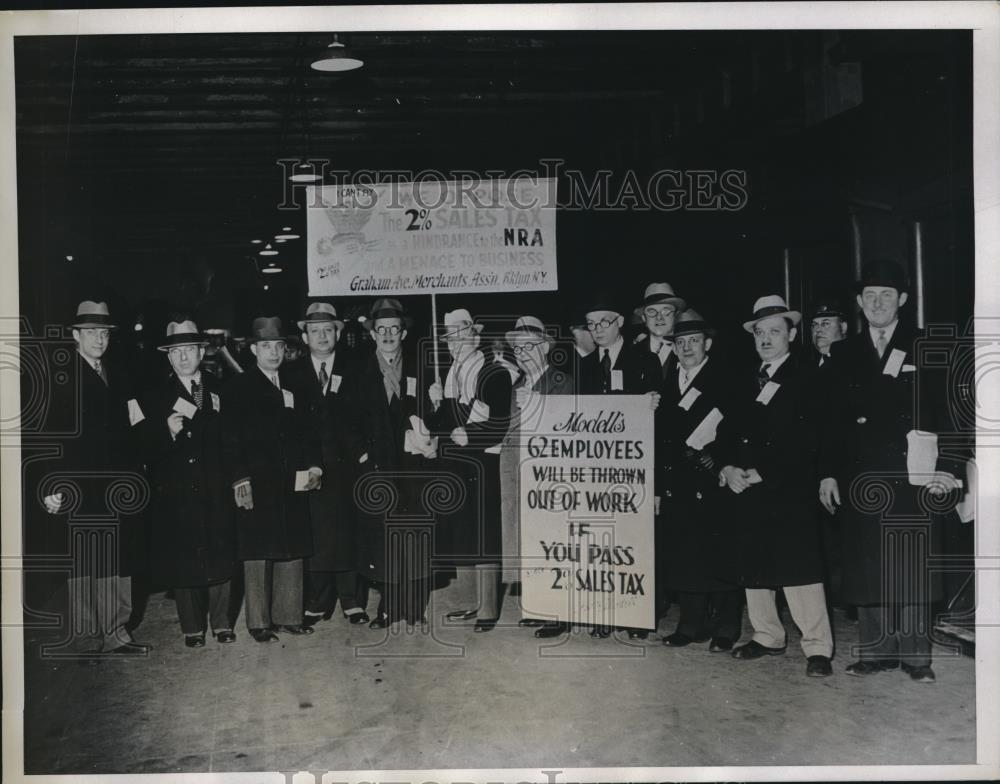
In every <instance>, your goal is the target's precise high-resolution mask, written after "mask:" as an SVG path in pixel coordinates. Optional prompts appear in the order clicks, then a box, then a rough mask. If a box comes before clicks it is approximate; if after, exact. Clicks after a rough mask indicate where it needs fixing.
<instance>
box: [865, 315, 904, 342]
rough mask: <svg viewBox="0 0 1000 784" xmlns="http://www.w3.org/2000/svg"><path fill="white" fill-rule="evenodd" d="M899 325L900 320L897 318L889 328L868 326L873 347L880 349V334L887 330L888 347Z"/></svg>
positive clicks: (886, 340)
mask: <svg viewBox="0 0 1000 784" xmlns="http://www.w3.org/2000/svg"><path fill="white" fill-rule="evenodd" d="M898 324H899V319H898V318H897V319H896V320H895V321H893V322H892V323H891V324H890V325H889V326H887V327H873V326H872V325H871V324H869V325H868V334H869V335H871V338H872V345H873V346H875V347H876V348H877V347H878V333H879V332H881V331H882V330H885V344H886V345H887V346H888V345H889V344H890V343H891V342H892V336H893V335H894V334H895V332H896V326H897V325H898Z"/></svg>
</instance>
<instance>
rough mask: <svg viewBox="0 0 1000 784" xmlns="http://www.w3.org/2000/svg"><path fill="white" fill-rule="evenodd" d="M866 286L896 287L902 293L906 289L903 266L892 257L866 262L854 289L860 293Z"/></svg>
mask: <svg viewBox="0 0 1000 784" xmlns="http://www.w3.org/2000/svg"><path fill="white" fill-rule="evenodd" d="M867 286H883V287H885V288H890V289H896V291H897V292H899V293H900V294H902V293H903V292H904V291H906V288H907V286H906V274H905V273H904V272H903V268H902V267H901V266H900V265H899V264H898V263H897V262H895V261H893V260H892V259H876V260H874V261H870V262H868V263H867V264H866V265H865V266H864V269H862V270H861V280H859V281H858V282H857V285H856V289H857V292H858V294H860V293H861V292H862V291H863V290H864V289H865V288H866V287H867Z"/></svg>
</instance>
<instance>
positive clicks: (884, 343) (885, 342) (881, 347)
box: [875, 329, 889, 359]
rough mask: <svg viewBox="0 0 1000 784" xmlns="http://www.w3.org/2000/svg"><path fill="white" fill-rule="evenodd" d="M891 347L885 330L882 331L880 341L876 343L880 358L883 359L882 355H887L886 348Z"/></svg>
mask: <svg viewBox="0 0 1000 784" xmlns="http://www.w3.org/2000/svg"><path fill="white" fill-rule="evenodd" d="M888 345H889V341H888V340H886V337H885V330H884V329H880V330H879V331H878V340H877V341H876V342H875V348H877V349H878V358H879V359H881V358H882V355H883V354H885V347H886V346H888Z"/></svg>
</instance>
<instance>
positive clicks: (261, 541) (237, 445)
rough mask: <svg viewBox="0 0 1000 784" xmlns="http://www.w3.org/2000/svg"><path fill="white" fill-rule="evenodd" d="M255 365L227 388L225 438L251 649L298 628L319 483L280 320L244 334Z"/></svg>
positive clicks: (315, 449) (266, 320)
mask: <svg viewBox="0 0 1000 784" xmlns="http://www.w3.org/2000/svg"><path fill="white" fill-rule="evenodd" d="M250 350H251V352H252V354H253V356H254V358H255V359H256V366H255V367H254V368H252V369H250V370H248V371H247V372H246V373H243V374H241V375H239V376H236V377H234V378H233V379H232V381H231V385H232V386H231V388H230V389H227V393H228V394H227V395H226V412H225V413H224V415H223V433H224V438H225V447H226V465H227V468H228V471H229V479H230V481H231V484H232V488H233V495H234V498H235V501H236V506H237V508H238V509H239V510H240V511H239V512H238V513H237V521H236V530H237V555H238V557H239V558H240V560H242V561H243V573H244V581H245V584H246V621H247V628H248V629H249V631H250V636H251V637H253V638H254V639H255V640H256V641H257V642H277V640H278V637H277V636H276V635H275V634H274V631H272V628H274V629H276V630H277V631H285V632H288V633H289V634H295V635H298V634H310V633H312V628H311V627H307V626H303V623H302V618H303V599H302V594H303V584H302V583H303V559H304V558H306V557H308V556H309V555H311V554H312V536H311V532H310V528H309V501H308V498H307V497H306V494H307V493H308V492H309V491H312V490H316V489H318V488H319V487H320V486H321V484H322V479H321V477H322V475H323V470H322V455H321V451H320V443H319V435H318V434H317V433H316V431H315V430H313V429H312V427H311V426H310V422H309V418H308V411H307V408H306V404H305V401H302V400H299V399H297V398H296V395H295V393H294V392H293V391H292V390H291V389H289V385H288V383H287V382H286V381H285V379H284V374H283V373H282V372H281V370H280V368H281V365H282V362H283V361H284V358H285V335H284V332H283V330H282V326H281V319H279V318H277V317H274V316H269V317H260V318H256V319H254V321H253V328H252V331H251V335H250Z"/></svg>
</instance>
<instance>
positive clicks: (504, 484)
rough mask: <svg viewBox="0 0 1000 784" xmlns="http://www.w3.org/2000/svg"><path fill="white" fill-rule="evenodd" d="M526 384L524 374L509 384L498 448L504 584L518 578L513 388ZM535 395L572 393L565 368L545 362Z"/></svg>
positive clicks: (517, 420)
mask: <svg viewBox="0 0 1000 784" xmlns="http://www.w3.org/2000/svg"><path fill="white" fill-rule="evenodd" d="M525 384H527V377H526V376H525V375H524V373H521V375H520V376H518V378H517V380H515V381H514V384H513V386H512V387H511V394H510V427H509V428H508V430H507V434H506V435H505V436H504V439H503V446H502V447H501V451H500V532H501V536H500V538H501V553H502V555H503V561H502V565H503V575H502V579H503V581H504V582H505V583H514V582H519V581H520V579H521V573H520V568H519V565H520V561H521V409H520V408H518V407H517V390H518V389H520V388H522V387H523V386H525ZM531 391H532V392H535V393H537V394H539V395H572V394H575V393H576V382H575V381H574V380H573V376H572V375H570V374H569V373H568V372H567V371H565V370H561V369H559V368H556V367H553V366H552V365H549V366H548V367H547V368H546V369H545V372H544V373H542V375H541V376H539V377H538V380H537V381H535V383H534V384H532V386H531Z"/></svg>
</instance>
